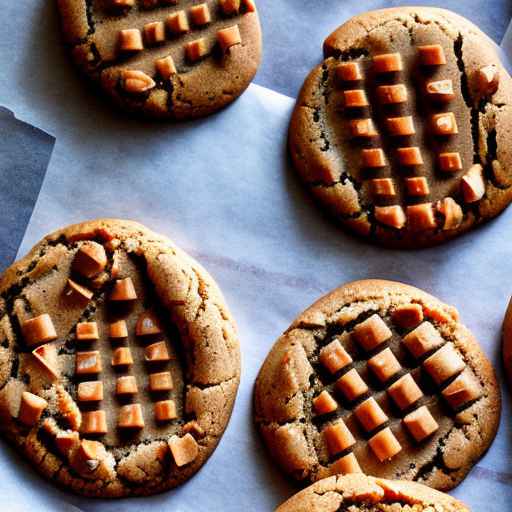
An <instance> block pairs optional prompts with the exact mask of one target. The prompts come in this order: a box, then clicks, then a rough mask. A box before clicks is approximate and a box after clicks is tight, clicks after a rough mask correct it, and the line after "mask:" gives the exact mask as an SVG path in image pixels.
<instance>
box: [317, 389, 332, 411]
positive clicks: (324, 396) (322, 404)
mask: <svg viewBox="0 0 512 512" xmlns="http://www.w3.org/2000/svg"><path fill="white" fill-rule="evenodd" d="M313 408H314V409H315V412H316V413H317V414H318V415H322V414H329V413H331V412H334V411H335V410H336V409H337V408H338V403H337V402H336V400H334V398H333V397H332V396H331V394H330V393H329V391H326V390H325V389H324V390H323V391H322V392H321V393H320V394H319V395H318V396H317V397H315V398H313Z"/></svg>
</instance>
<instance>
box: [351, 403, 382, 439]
mask: <svg viewBox="0 0 512 512" xmlns="http://www.w3.org/2000/svg"><path fill="white" fill-rule="evenodd" d="M354 414H355V415H356V418H357V419H358V420H359V423H361V425H362V427H363V428H364V429H365V430H366V432H371V431H372V430H375V429H376V428H377V427H380V426H381V425H382V424H384V423H386V421H388V419H389V418H388V417H387V416H386V413H385V412H384V411H383V410H382V408H381V407H380V405H379V404H378V403H377V401H376V400H375V398H373V397H370V398H368V400H365V401H364V402H363V403H361V404H360V405H358V406H357V407H356V408H355V409H354Z"/></svg>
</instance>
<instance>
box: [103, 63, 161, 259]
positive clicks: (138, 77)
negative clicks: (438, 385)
mask: <svg viewBox="0 0 512 512" xmlns="http://www.w3.org/2000/svg"><path fill="white" fill-rule="evenodd" d="M122 77H123V81H122V86H123V89H124V90H125V91H126V92H128V93H130V94H143V93H146V92H148V91H150V90H151V89H153V88H154V87H155V85H156V83H155V81H154V80H153V79H152V78H151V77H150V76H149V75H147V74H146V73H144V72H143V71H138V70H136V69H125V70H124V71H123V73H122ZM112 269H114V267H112Z"/></svg>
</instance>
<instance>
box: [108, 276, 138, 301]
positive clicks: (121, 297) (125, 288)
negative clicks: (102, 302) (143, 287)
mask: <svg viewBox="0 0 512 512" xmlns="http://www.w3.org/2000/svg"><path fill="white" fill-rule="evenodd" d="M136 298H137V292H136V291H135V287H134V286H133V282H132V280H131V278H130V277H127V278H125V279H118V280H117V281H116V282H115V284H114V288H113V289H112V293H111V294H110V300H114V301H125V300H135V299H136Z"/></svg>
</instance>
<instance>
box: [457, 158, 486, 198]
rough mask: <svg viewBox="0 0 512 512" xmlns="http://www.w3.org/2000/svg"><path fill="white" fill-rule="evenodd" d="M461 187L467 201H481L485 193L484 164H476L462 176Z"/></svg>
mask: <svg viewBox="0 0 512 512" xmlns="http://www.w3.org/2000/svg"><path fill="white" fill-rule="evenodd" d="M460 188H461V191H462V196H463V197H464V202H465V203H475V202H476V201H480V199H482V197H484V194H485V181H484V173H483V169H482V166H481V165H480V164H474V165H472V166H471V168H470V169H469V171H468V172H467V173H466V174H465V175H464V176H463V177H462V180H461V182H460Z"/></svg>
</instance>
